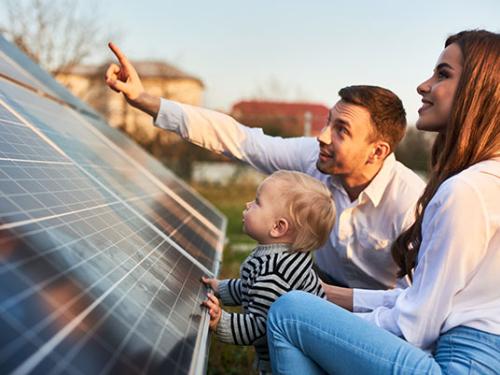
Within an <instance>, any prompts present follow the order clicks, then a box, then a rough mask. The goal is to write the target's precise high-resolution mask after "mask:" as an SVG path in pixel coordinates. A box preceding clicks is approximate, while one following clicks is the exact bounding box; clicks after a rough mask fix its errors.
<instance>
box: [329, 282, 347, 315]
mask: <svg viewBox="0 0 500 375" xmlns="http://www.w3.org/2000/svg"><path fill="white" fill-rule="evenodd" d="M321 284H322V285H323V290H324V291H325V294H326V299H327V300H328V301H330V302H333V303H334V304H336V305H337V306H340V307H342V308H344V309H346V310H348V311H353V289H351V288H342V287H340V286H335V285H330V284H326V283H324V282H323V281H321Z"/></svg>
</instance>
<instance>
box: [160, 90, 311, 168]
mask: <svg viewBox="0 0 500 375" xmlns="http://www.w3.org/2000/svg"><path fill="white" fill-rule="evenodd" d="M155 125H156V126H157V127H160V128H162V129H165V130H169V131H172V132H175V133H177V134H179V135H180V136H181V137H182V138H184V139H185V140H187V141H189V142H191V143H193V144H195V145H198V146H200V147H203V148H206V149H208V150H210V151H213V152H216V153H218V154H222V155H225V156H227V157H230V158H233V159H237V160H241V161H243V162H246V163H248V164H250V165H251V166H253V167H254V168H256V169H258V170H259V171H261V172H263V173H272V172H274V171H276V170H279V169H287V170H296V171H301V172H307V169H308V168H309V167H310V165H311V164H312V163H311V161H314V160H315V158H317V155H318V150H319V148H318V143H317V141H316V140H315V139H314V138H312V137H298V138H281V137H272V136H268V135H266V134H264V132H263V131H262V129H260V128H249V127H247V126H244V125H242V124H240V123H238V122H237V121H236V120H235V119H233V118H232V117H230V116H228V115H226V114H223V113H220V112H216V111H211V110H208V109H204V108H200V107H194V106H190V105H187V104H180V103H177V102H173V101H169V100H165V99H162V100H161V104H160V110H159V113H158V115H157V116H156V119H155Z"/></svg>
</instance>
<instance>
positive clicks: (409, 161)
mask: <svg viewBox="0 0 500 375" xmlns="http://www.w3.org/2000/svg"><path fill="white" fill-rule="evenodd" d="M434 137H435V136H434V134H431V133H428V132H423V131H419V130H417V129H416V128H415V127H414V126H409V127H408V129H407V131H406V135H405V137H404V138H403V140H402V141H401V143H400V144H399V146H398V147H397V149H396V152H395V154H396V158H397V159H398V160H399V161H400V162H402V163H403V164H404V165H406V166H407V167H408V168H411V169H413V170H415V171H421V172H424V173H427V172H428V171H429V165H430V155H431V148H432V142H433V140H434Z"/></svg>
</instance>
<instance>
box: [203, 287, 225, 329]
mask: <svg viewBox="0 0 500 375" xmlns="http://www.w3.org/2000/svg"><path fill="white" fill-rule="evenodd" d="M207 297H208V298H207V299H206V300H205V301H203V303H202V305H203V306H205V307H206V308H208V314H209V315H210V329H211V330H212V331H215V330H216V329H217V325H218V324H219V321H220V318H221V316H222V309H221V308H220V303H219V300H218V299H217V297H215V296H214V295H213V294H212V293H208V295H207Z"/></svg>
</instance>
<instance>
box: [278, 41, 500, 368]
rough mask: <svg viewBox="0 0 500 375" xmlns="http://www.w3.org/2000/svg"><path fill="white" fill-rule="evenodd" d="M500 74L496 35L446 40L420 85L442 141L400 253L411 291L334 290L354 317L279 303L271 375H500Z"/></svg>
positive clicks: (299, 299) (430, 123) (425, 120)
mask: <svg viewBox="0 0 500 375" xmlns="http://www.w3.org/2000/svg"><path fill="white" fill-rule="evenodd" d="M499 72H500V34H495V33H490V32H487V31H464V32H461V33H458V34H456V35H453V36H451V37H449V38H448V40H447V41H446V43H445V49H444V51H443V52H442V54H441V55H440V57H439V59H438V62H437V64H436V67H435V69H434V73H433V75H432V77H431V78H429V79H428V80H427V81H425V82H423V83H422V84H420V85H419V86H418V88H417V91H418V93H419V94H420V95H421V96H422V102H423V105H422V107H421V108H420V109H419V119H418V122H417V128H418V129H421V130H427V131H437V132H439V135H438V137H437V139H436V143H435V145H434V149H433V168H432V173H431V177H430V180H429V183H428V185H427V187H426V189H425V191H424V194H423V196H422V197H421V198H420V200H419V204H418V210H417V213H416V221H415V224H414V225H413V226H412V227H410V228H409V229H408V230H407V231H406V232H404V233H403V234H402V235H401V236H400V237H399V238H398V240H397V241H396V243H395V244H394V246H393V255H394V259H395V260H396V262H397V263H398V264H399V266H400V267H401V276H404V275H409V276H410V277H411V276H413V277H412V278H413V284H412V286H410V287H409V288H407V289H405V290H401V289H396V290H390V291H363V290H355V291H354V294H353V295H352V292H349V291H348V290H343V289H342V288H337V287H329V289H328V290H327V293H328V294H329V299H330V300H331V301H332V302H336V303H337V305H340V306H344V307H349V306H351V307H352V306H353V307H354V311H355V313H354V314H353V313H350V312H348V311H346V310H344V309H342V308H340V307H338V306H337V305H335V304H332V303H329V302H327V301H324V300H321V299H319V298H317V297H314V296H312V295H308V294H306V293H302V292H291V293H289V294H287V295H285V296H284V297H281V298H280V299H279V300H278V301H277V302H275V303H274V304H273V306H272V307H271V310H270V314H269V320H268V340H269V346H270V354H271V361H272V365H273V372H274V373H276V374H323V373H325V372H326V373H330V374H469V373H474V374H475V373H478V374H500V289H499V288H500V287H499V285H500V111H499V107H500V73H499ZM412 271H413V273H412ZM349 293H351V294H349Z"/></svg>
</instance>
